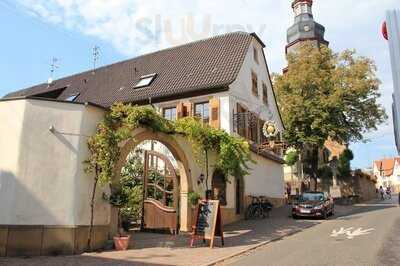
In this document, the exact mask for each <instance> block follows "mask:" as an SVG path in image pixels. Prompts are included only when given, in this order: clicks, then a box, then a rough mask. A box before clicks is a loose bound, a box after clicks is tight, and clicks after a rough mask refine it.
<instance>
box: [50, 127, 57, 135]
mask: <svg viewBox="0 0 400 266" xmlns="http://www.w3.org/2000/svg"><path fill="white" fill-rule="evenodd" d="M49 131H50V132H51V133H53V134H54V133H55V132H56V128H55V127H54V126H53V125H51V126H50V127H49Z"/></svg>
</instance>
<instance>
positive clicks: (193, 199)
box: [188, 191, 201, 223]
mask: <svg viewBox="0 0 400 266" xmlns="http://www.w3.org/2000/svg"><path fill="white" fill-rule="evenodd" d="M200 199H201V196H200V194H199V193H197V192H193V191H192V192H189V193H188V201H189V203H190V205H191V210H192V223H194V222H195V220H196V217H195V216H196V205H197V203H199V200H200Z"/></svg>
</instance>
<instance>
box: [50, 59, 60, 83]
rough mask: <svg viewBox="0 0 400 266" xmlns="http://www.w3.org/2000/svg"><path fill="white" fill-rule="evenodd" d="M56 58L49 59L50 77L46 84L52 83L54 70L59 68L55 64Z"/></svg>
mask: <svg viewBox="0 0 400 266" xmlns="http://www.w3.org/2000/svg"><path fill="white" fill-rule="evenodd" d="M58 61H59V60H58V58H56V57H53V58H52V59H51V64H50V77H49V79H48V80H47V84H49V85H50V84H51V83H53V79H54V72H55V71H56V69H57V68H59V67H60V66H59V65H58V64H57V63H58Z"/></svg>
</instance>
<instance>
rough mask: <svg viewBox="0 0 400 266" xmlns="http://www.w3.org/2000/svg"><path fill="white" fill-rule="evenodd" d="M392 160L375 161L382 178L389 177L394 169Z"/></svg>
mask: <svg viewBox="0 0 400 266" xmlns="http://www.w3.org/2000/svg"><path fill="white" fill-rule="evenodd" d="M394 162H395V159H394V158H390V159H383V160H377V161H375V162H374V163H375V165H376V167H377V168H378V170H379V171H382V174H383V176H391V175H392V174H393V169H394Z"/></svg>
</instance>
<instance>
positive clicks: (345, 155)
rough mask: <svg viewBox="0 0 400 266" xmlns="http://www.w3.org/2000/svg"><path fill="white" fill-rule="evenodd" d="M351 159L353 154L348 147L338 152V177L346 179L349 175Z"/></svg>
mask: <svg viewBox="0 0 400 266" xmlns="http://www.w3.org/2000/svg"><path fill="white" fill-rule="evenodd" d="M353 159H354V155H353V152H352V151H351V150H350V149H346V150H344V151H343V152H342V154H340V156H339V159H338V168H337V170H338V177H339V178H342V179H346V178H349V177H350V176H351V161H352V160H353Z"/></svg>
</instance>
